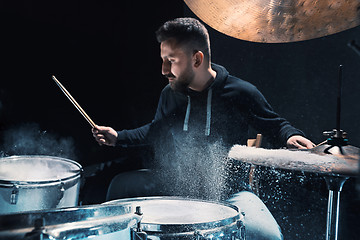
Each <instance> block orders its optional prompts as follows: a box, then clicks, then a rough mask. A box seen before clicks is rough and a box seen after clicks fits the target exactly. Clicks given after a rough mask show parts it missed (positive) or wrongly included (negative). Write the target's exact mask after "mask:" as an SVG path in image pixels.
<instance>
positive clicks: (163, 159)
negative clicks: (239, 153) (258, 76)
mask: <svg viewBox="0 0 360 240" xmlns="http://www.w3.org/2000/svg"><path fill="white" fill-rule="evenodd" d="M212 68H213V69H214V70H215V71H216V72H217V75H216V78H215V81H213V83H212V84H211V85H210V86H209V87H208V88H207V89H205V90H204V91H202V92H196V91H192V90H190V89H188V91H187V93H186V94H182V93H179V92H175V91H173V90H172V89H171V88H170V86H169V85H168V86H166V87H165V88H164V89H163V91H162V93H161V96H160V100H159V104H158V108H157V111H156V114H155V118H154V120H153V121H152V122H151V123H149V124H147V125H145V126H143V127H140V128H137V129H133V130H123V131H119V132H118V145H120V146H131V145H138V144H144V143H152V145H153V149H154V153H155V154H154V156H155V158H154V161H150V163H145V164H146V165H148V164H150V165H149V166H150V168H152V169H154V170H155V171H153V172H155V173H156V174H154V175H155V177H153V178H154V179H157V180H155V181H156V182H158V183H160V184H159V185H158V186H160V187H158V189H159V188H161V190H160V191H162V194H163V193H164V194H166V195H167V194H170V195H178V196H187V197H195V198H205V199H211V200H223V199H226V198H228V197H229V196H230V195H231V194H233V193H236V192H238V191H241V190H245V189H246V190H249V186H248V184H247V182H248V181H247V180H246V179H247V178H248V177H247V176H248V175H247V166H244V165H243V164H240V163H239V162H236V161H233V160H231V159H227V154H228V151H229V149H230V147H232V146H233V145H234V144H241V145H246V142H247V139H248V131H249V126H252V127H253V128H254V129H255V130H256V131H257V132H258V133H262V134H263V135H264V136H265V137H266V138H267V140H268V141H269V142H270V143H273V144H274V146H284V145H285V144H286V141H287V139H288V138H289V137H290V136H292V135H298V134H299V135H303V133H302V132H301V131H299V130H297V129H296V128H294V127H292V126H291V125H290V124H289V122H287V121H286V120H285V119H283V118H281V117H280V116H279V115H278V114H277V113H275V112H274V111H273V110H272V108H271V106H270V105H269V104H268V103H267V101H266V100H265V98H264V96H263V95H262V94H261V93H260V92H259V91H258V89H257V88H256V87H254V86H253V85H252V84H250V83H248V82H246V81H243V80H241V79H239V78H236V77H234V76H231V75H229V73H228V72H227V70H226V69H225V68H224V67H222V66H219V65H215V64H213V65H212Z"/></svg>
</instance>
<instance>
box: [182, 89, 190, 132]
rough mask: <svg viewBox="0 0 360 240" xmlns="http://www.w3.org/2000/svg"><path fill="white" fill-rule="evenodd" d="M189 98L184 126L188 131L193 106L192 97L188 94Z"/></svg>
mask: <svg viewBox="0 0 360 240" xmlns="http://www.w3.org/2000/svg"><path fill="white" fill-rule="evenodd" d="M187 100H188V104H187V108H186V115H185V120H184V127H183V130H184V131H185V132H186V131H187V130H188V128H189V118H190V107H191V99H190V96H189V95H188V96H187Z"/></svg>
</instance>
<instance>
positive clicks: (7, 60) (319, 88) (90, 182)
mask: <svg viewBox="0 0 360 240" xmlns="http://www.w3.org/2000/svg"><path fill="white" fill-rule="evenodd" d="M182 16H195V15H193V13H192V12H191V11H190V10H189V9H188V8H187V7H186V5H185V4H184V3H183V1H180V0H172V1H166V0H159V1H141V2H139V1H126V2H125V1H115V0H102V1H100V0H98V1H95V0H90V1H84V0H71V1H70V0H67V1H37V0H33V1H28V0H26V1H25V0H23V1H5V0H1V1H0V31H1V32H0V58H1V63H0V64H1V65H0V133H1V137H2V138H1V146H2V149H0V151H1V152H2V155H4V156H6V155H12V154H24V153H25V154H33V152H31V151H30V150H26V151H25V152H21V150H20V149H18V152H17V151H16V149H15V150H14V148H11V146H10V145H12V144H16V142H13V140H12V141H10V140H9V139H10V137H9V134H10V133H12V132H13V131H16V130H18V129H21V131H23V130H24V131H27V132H30V133H33V134H34V135H37V134H48V135H50V136H53V138H54V141H55V143H58V142H59V141H60V142H61V141H62V139H66V140H69V141H70V143H71V145H72V148H71V149H69V150H66V149H60V150H59V149H57V151H58V152H59V153H60V154H59V155H62V156H64V157H69V158H72V159H73V160H76V161H78V162H79V163H80V164H82V166H83V167H84V169H85V173H84V175H85V177H86V178H85V185H84V186H83V188H82V191H81V201H82V203H83V204H96V203H101V202H103V201H104V199H105V194H106V188H107V185H108V183H109V181H110V180H111V178H112V177H113V176H114V174H116V173H118V172H122V171H126V170H131V169H136V168H138V167H141V164H140V163H139V162H141V161H143V160H144V161H146V158H147V157H148V154H149V153H148V150H147V149H145V148H133V149H128V150H124V149H120V148H109V147H100V146H99V145H97V144H96V142H95V141H94V139H93V137H92V134H91V131H90V130H91V127H90V125H89V124H88V123H87V122H86V121H85V120H84V119H83V118H82V117H81V115H80V114H79V113H78V112H77V111H76V109H75V108H74V107H73V106H72V105H71V103H70V102H69V101H68V100H67V99H66V97H65V96H64V95H63V93H62V92H61V91H60V90H59V88H58V87H57V86H56V85H55V83H54V82H53V81H52V80H51V75H55V76H56V77H57V79H58V80H60V81H61V83H62V84H63V85H64V86H65V87H66V88H67V89H68V90H69V91H70V92H71V94H72V95H73V97H74V98H75V99H76V100H77V101H78V102H79V104H80V105H81V106H82V107H83V108H84V109H85V111H86V112H87V113H88V115H89V116H90V117H91V118H92V119H93V120H94V121H95V122H96V123H97V124H99V125H106V126H112V127H114V128H115V129H119V130H120V129H123V128H134V127H138V126H141V125H142V124H145V123H147V122H149V121H151V120H152V117H153V115H154V113H155V109H156V105H157V101H158V97H159V94H160V92H161V90H162V88H163V87H164V86H165V85H166V84H167V82H166V80H165V79H164V78H163V77H162V76H161V59H160V56H159V46H158V43H157V42H156V39H155V35H154V32H155V30H156V29H157V28H158V27H159V26H160V25H161V24H162V23H163V22H164V21H166V20H169V19H172V18H175V17H182ZM208 29H209V33H210V39H211V42H212V55H213V62H215V63H218V64H221V65H224V66H226V68H227V69H228V70H229V72H230V73H231V74H232V75H235V76H238V77H240V78H243V79H245V80H247V81H249V82H251V83H253V84H254V85H256V86H257V87H258V88H259V89H260V90H261V92H262V93H263V94H264V95H265V97H266V98H267V99H268V101H269V102H270V103H271V105H272V106H273V108H274V109H275V110H276V111H277V112H278V113H279V114H280V115H282V116H283V117H285V118H287V119H288V120H289V121H290V122H291V123H292V124H293V125H294V126H296V127H298V128H300V129H302V130H303V131H304V132H305V133H306V135H307V137H308V138H310V139H311V140H312V141H313V142H314V143H316V144H317V143H320V142H322V141H323V140H325V137H324V136H322V132H323V131H325V130H331V129H333V128H335V120H336V93H337V79H338V68H339V65H340V64H342V65H343V66H344V69H343V98H342V103H343V104H342V107H343V108H342V116H341V117H342V118H341V120H342V122H341V124H342V125H341V127H342V129H344V130H345V131H347V132H348V137H349V140H350V144H351V145H353V146H360V126H359V122H360V112H359V108H360V107H359V105H358V103H359V101H360V96H359V94H358V92H359V90H360V57H359V56H358V55H357V54H356V53H355V52H354V51H353V50H352V49H351V48H349V47H348V46H347V44H348V43H349V42H350V41H351V40H355V41H357V40H358V41H360V36H359V33H360V30H359V28H358V27H357V28H353V29H350V30H347V31H344V32H341V33H338V34H334V35H331V36H326V37H322V38H318V39H313V40H308V41H303V42H295V43H284V44H265V43H253V42H247V41H243V40H239V39H235V38H232V37H229V36H225V35H223V34H221V33H219V32H217V31H216V30H213V29H211V28H210V27H209V28H208ZM17 133H18V134H19V132H17ZM25 135H29V134H21V132H20V135H18V136H19V137H18V139H19V141H21V138H22V137H21V136H25ZM30 135H31V134H30ZM33 140H34V141H35V144H36V143H38V144H39V145H41V144H44V143H42V142H41V139H40V140H39V138H38V137H36V136H35V137H33ZM55 145H57V147H59V144H55ZM55 148H56V146H55ZM67 151H69V152H67ZM264 172H266V174H263V175H262V178H263V181H264V182H263V185H264V186H263V190H262V193H261V196H260V197H261V198H262V199H263V200H264V202H265V203H266V204H267V205H268V207H269V208H270V210H271V211H272V212H273V214H274V216H275V218H276V219H277V220H278V222H279V224H280V225H281V227H282V228H283V232H284V236H285V239H324V233H325V223H326V204H327V194H328V193H327V189H326V185H325V182H324V180H323V179H322V177H321V176H319V175H317V174H307V173H297V172H285V171H275V170H266V169H264ZM269 180H271V181H269ZM265 183H266V184H265ZM265 185H266V186H265ZM355 186H356V180H355V179H353V178H351V179H349V180H348V181H347V182H346V183H345V185H344V189H343V192H342V196H341V211H340V214H341V216H340V233H339V239H355V236H356V234H358V233H359V230H358V226H359V223H360V221H359V217H360V214H359V213H360V210H359V193H358V192H356V189H355Z"/></svg>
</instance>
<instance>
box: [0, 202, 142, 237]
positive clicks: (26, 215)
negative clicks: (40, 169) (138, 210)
mask: <svg viewBox="0 0 360 240" xmlns="http://www.w3.org/2000/svg"><path fill="white" fill-rule="evenodd" d="M134 212H135V210H134V209H133V208H132V206H131V205H130V204H124V205H119V204H116V205H113V204H110V205H108V206H107V205H84V206H78V207H66V208H53V209H46V210H33V211H25V212H17V213H6V214H3V215H0V232H1V231H13V230H16V229H24V228H32V227H34V225H33V224H34V221H35V220H36V219H41V218H43V219H44V220H45V226H44V227H45V229H50V228H51V229H54V228H56V227H60V226H61V224H68V223H75V222H79V223H80V222H85V221H91V220H96V219H103V218H105V219H106V218H110V217H115V216H123V215H126V214H131V215H134V218H135V217H136V215H135V214H133V213H134ZM85 217H86V219H84V218H85Z"/></svg>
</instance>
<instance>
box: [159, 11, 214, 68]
mask: <svg viewBox="0 0 360 240" xmlns="http://www.w3.org/2000/svg"><path fill="white" fill-rule="evenodd" d="M156 39H157V41H158V42H159V43H161V42H164V41H166V40H168V39H175V41H176V43H177V44H179V45H181V46H184V47H187V48H188V49H189V50H190V51H192V52H196V51H202V52H203V53H204V56H205V58H207V59H208V60H209V61H210V55H211V54H210V40H209V33H208V31H207V29H206V28H205V26H204V25H203V24H201V23H200V21H198V20H196V19H194V18H176V19H174V20H170V21H167V22H165V23H164V24H163V25H162V26H161V27H160V28H159V29H158V30H157V31H156Z"/></svg>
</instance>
